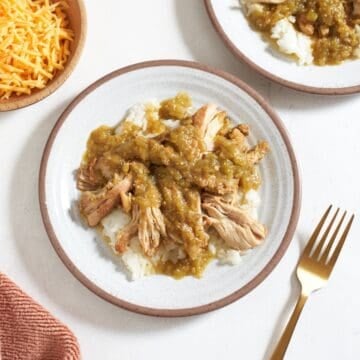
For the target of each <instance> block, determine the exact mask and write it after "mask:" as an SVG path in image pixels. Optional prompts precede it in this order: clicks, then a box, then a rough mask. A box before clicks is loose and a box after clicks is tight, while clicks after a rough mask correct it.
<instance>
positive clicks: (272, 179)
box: [40, 60, 300, 316]
mask: <svg viewBox="0 0 360 360" xmlns="http://www.w3.org/2000/svg"><path fill="white" fill-rule="evenodd" d="M180 90H185V91H187V92H188V93H189V94H190V95H191V96H192V98H193V100H194V103H195V105H196V106H200V105H202V104H205V103H208V102H213V103H216V104H218V105H219V106H220V107H221V108H223V109H226V110H227V111H228V113H229V114H230V116H231V118H232V119H233V120H234V121H235V122H237V123H239V122H246V123H248V124H249V125H250V126H251V136H250V142H251V143H254V142H255V141H257V140H259V139H266V140H267V141H268V142H269V144H270V146H271V153H270V155H269V156H267V158H266V159H265V160H264V161H263V162H262V165H261V172H262V177H263V186H262V188H261V197H262V206H261V208H260V211H259V215H260V220H261V221H262V222H263V223H265V224H266V226H267V227H268V228H269V231H270V232H269V236H268V238H267V239H266V241H265V243H264V245H263V246H260V247H259V248H257V249H255V250H254V251H252V252H251V253H250V254H249V255H247V256H245V257H244V258H243V261H242V263H241V265H239V266H235V267H229V266H219V265H216V264H215V263H212V264H211V265H210V266H209V267H208V268H207V270H206V272H205V274H204V276H203V278H202V279H201V280H198V279H195V278H192V277H187V278H185V279H183V280H180V281H177V280H174V279H172V278H170V277H165V276H151V277H147V278H144V279H141V280H137V281H135V282H129V281H128V280H127V279H126V276H125V275H124V274H123V273H122V272H121V271H120V269H119V266H118V265H117V264H116V260H114V257H111V256H110V252H109V251H107V249H106V248H105V247H104V246H103V245H102V240H101V239H99V238H98V237H97V236H96V233H95V232H94V231H92V230H90V229H87V228H84V227H83V226H82V225H81V222H80V220H79V219H78V218H77V216H76V212H74V203H75V201H76V199H77V197H78V192H77V190H76V187H75V181H74V170H75V169H77V168H78V166H79V162H80V159H81V157H82V154H83V152H84V149H85V147H86V140H87V138H88V136H89V133H90V132H91V131H92V130H93V129H95V128H96V127H98V126H99V125H101V124H109V125H115V124H117V123H118V121H119V120H120V119H121V118H122V117H123V115H124V113H125V112H126V110H127V109H128V108H129V107H130V106H132V105H133V104H135V103H138V102H143V101H146V100H148V99H153V98H158V99H163V98H167V97H172V96H174V95H175V94H176V93H177V92H178V91H180ZM299 203H300V184H299V176H298V170H297V165H296V160H295V156H294V153H293V150H292V147H291V144H290V141H289V139H288V137H287V135H286V132H285V130H284V128H283V125H282V124H281V122H280V120H279V119H278V117H277V116H276V115H275V114H274V112H273V111H272V110H271V109H270V107H269V105H267V104H266V103H265V101H264V100H263V99H262V98H260V96H259V95H257V94H256V93H255V91H254V90H252V89H250V88H249V87H248V86H247V85H245V84H244V83H242V82H241V81H240V80H238V79H236V78H235V77H232V76H231V75H228V74H225V73H222V72H220V71H216V70H212V69H209V68H206V67H205V66H202V65H199V64H196V63H190V62H184V61H165V60H164V61H156V62H147V63H142V64H137V65H133V66H130V67H127V68H124V69H121V70H118V71H115V72H114V73H111V74H109V75H107V76H105V77H104V78H102V79H101V80H99V81H97V82H96V83H94V84H93V85H91V86H90V87H89V88H88V89H86V90H85V91H84V92H82V93H81V94H80V95H79V96H78V97H77V98H76V99H75V100H74V101H73V102H72V104H71V105H70V106H69V107H68V108H67V109H66V110H65V112H64V113H63V114H62V115H61V117H60V118H59V120H58V122H57V123H56V125H55V127H54V129H53V131H52V133H51V135H50V138H49V140H48V143H47V145H46V149H45V151H44V156H43V160H42V164H41V171H40V205H41V212H42V216H43V220H44V224H45V227H46V229H47V232H48V234H49V237H50V240H51V242H52V244H53V245H54V247H55V250H56V251H57V253H58V254H59V256H60V257H61V259H62V260H63V262H64V263H65V265H66V266H67V267H68V268H69V270H70V271H71V272H72V273H73V274H74V275H75V276H76V277H77V278H78V279H79V280H80V281H81V282H82V283H83V284H84V285H86V286H87V287H88V288H89V289H91V290H92V291H93V292H95V293H96V294H98V295H99V296H101V297H103V298H104V299H106V300H108V301H110V302H112V303H114V304H116V305H119V306H121V307H124V308H127V309H129V310H132V311H136V312H140V313H144V314H150V315H158V316H186V315H193V314H198V313H203V312H206V311H210V310H213V309H216V308H219V307H221V306H224V305H226V304H228V303H230V302H232V301H235V300H236V299H238V298H240V297H241V296H244V295H245V294H247V293H248V292H249V291H250V290H251V289H253V288H254V287H255V286H256V285H258V284H259V283H260V282H261V281H262V280H263V279H264V278H265V277H266V276H267V275H268V274H269V273H270V271H271V270H272V269H273V268H274V266H275V265H276V264H277V262H278V261H279V260H280V258H281V256H282V255H283V253H284V252H285V250H286V248H287V246H288V244H289V242H290V240H291V238H292V235H293V232H294V229H295V226H296V223H297V219H298V214H299V206H300V204H299Z"/></svg>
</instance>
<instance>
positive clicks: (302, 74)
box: [204, 0, 360, 95]
mask: <svg viewBox="0 0 360 360" xmlns="http://www.w3.org/2000/svg"><path fill="white" fill-rule="evenodd" d="M204 1H205V5H206V8H207V10H208V13H209V16H210V18H211V20H212V23H213V24H214V26H215V29H216V30H217V32H218V33H219V35H220V36H221V38H222V39H223V41H224V42H225V43H226V45H227V46H228V47H229V48H230V50H232V51H233V52H234V54H235V55H236V56H237V57H238V58H239V59H241V60H242V61H244V62H246V63H247V64H248V65H250V66H251V67H252V68H253V69H255V70H256V71H258V72H259V73H260V74H262V75H264V76H266V77H267V78H269V79H270V80H273V81H276V82H278V83H280V84H282V85H285V86H288V87H290V88H293V89H296V90H300V91H305V92H310V93H315V94H328V95H342V94H351V93H357V92H360V77H359V76H358V75H357V74H359V73H360V60H354V61H348V62H344V63H343V64H340V65H336V66H315V65H311V66H299V65H297V64H296V63H295V62H294V61H289V60H288V59H287V58H286V57H285V56H283V55H282V54H281V53H278V52H276V51H274V50H273V49H271V48H270V47H269V45H268V43H267V42H266V41H264V40H263V39H262V38H261V34H260V33H258V32H256V31H254V30H252V29H251V28H250V25H249V23H248V21H247V19H246V18H245V16H244V14H243V11H242V9H241V7H240V0H204Z"/></svg>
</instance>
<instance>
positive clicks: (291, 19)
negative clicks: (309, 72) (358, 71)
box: [242, 0, 360, 65]
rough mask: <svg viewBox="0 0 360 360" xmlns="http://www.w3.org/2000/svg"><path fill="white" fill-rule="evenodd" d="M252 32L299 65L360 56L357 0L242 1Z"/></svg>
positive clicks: (328, 63)
mask: <svg viewBox="0 0 360 360" xmlns="http://www.w3.org/2000/svg"><path fill="white" fill-rule="evenodd" d="M242 2H243V5H244V7H245V13H246V16H247V18H248V20H249V22H250V24H251V25H252V26H253V28H254V29H255V30H258V31H260V32H262V34H264V35H265V38H266V39H268V40H269V41H270V43H272V44H274V45H275V47H276V48H277V49H278V50H280V51H281V52H282V53H285V54H287V55H291V56H293V57H295V58H296V59H297V61H298V62H299V63H300V64H302V65H306V64H312V63H314V64H316V65H334V64H339V63H341V62H343V61H344V60H351V59H357V58H359V57H360V0H243V1H242Z"/></svg>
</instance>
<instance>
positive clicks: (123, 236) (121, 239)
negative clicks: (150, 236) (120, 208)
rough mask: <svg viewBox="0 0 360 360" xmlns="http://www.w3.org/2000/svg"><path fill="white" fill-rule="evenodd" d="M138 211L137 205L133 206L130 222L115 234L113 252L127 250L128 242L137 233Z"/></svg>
mask: <svg viewBox="0 0 360 360" xmlns="http://www.w3.org/2000/svg"><path fill="white" fill-rule="evenodd" d="M139 218H140V211H139V207H138V206H137V205H135V206H133V208H132V212H131V220H130V222H129V223H128V224H127V225H125V226H124V227H123V228H122V229H121V230H120V231H119V232H118V233H117V234H116V243H115V250H116V251H117V252H119V253H123V252H125V251H126V250H127V247H128V245H129V243H130V240H131V239H132V238H134V237H135V236H136V235H137V233H138V228H139Z"/></svg>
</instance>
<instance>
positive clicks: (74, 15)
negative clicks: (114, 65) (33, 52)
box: [0, 0, 86, 112]
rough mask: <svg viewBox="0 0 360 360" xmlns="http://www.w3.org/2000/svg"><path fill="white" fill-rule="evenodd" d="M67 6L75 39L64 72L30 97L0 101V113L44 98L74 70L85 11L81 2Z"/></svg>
mask: <svg viewBox="0 0 360 360" xmlns="http://www.w3.org/2000/svg"><path fill="white" fill-rule="evenodd" d="M68 5H69V7H68V9H66V13H67V16H68V18H69V22H70V28H71V29H72V30H73V31H74V34H75V37H74V41H72V42H71V45H70V51H71V53H70V57H69V59H68V61H67V62H66V64H65V68H64V70H62V71H60V72H59V73H57V74H56V75H55V77H54V78H53V79H52V80H50V81H49V82H48V83H47V84H46V86H45V88H43V89H33V90H32V92H31V94H30V95H20V96H16V95H13V96H11V97H10V98H9V99H7V100H0V112H2V111H9V110H15V109H20V108H23V107H25V106H28V105H31V104H34V103H36V102H38V101H40V100H42V99H44V98H46V97H47V96H49V95H50V94H52V93H53V92H54V91H55V90H56V89H58V88H59V87H60V86H61V85H62V84H63V83H64V82H65V80H66V79H67V78H68V77H69V76H70V74H71V73H72V71H73V70H74V68H75V66H76V64H77V63H78V61H79V58H80V55H81V52H82V49H83V47H84V42H85V36H86V10H85V5H84V2H83V0H71V1H68Z"/></svg>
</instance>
